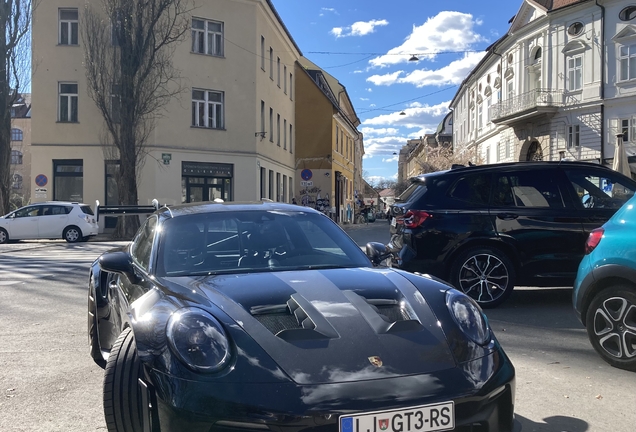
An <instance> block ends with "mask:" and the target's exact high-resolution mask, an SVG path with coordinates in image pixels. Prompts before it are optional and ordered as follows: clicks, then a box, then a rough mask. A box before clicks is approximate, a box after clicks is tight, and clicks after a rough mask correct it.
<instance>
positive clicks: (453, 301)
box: [446, 289, 490, 345]
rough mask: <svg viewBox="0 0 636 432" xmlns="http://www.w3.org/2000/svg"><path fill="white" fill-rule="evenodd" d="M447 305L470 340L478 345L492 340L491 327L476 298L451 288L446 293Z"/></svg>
mask: <svg viewBox="0 0 636 432" xmlns="http://www.w3.org/2000/svg"><path fill="white" fill-rule="evenodd" d="M446 306H448V310H449V311H450V313H451V316H452V317H453V319H454V320H455V322H456V323H457V325H458V326H459V328H460V329H461V330H462V331H463V332H464V334H465V335H466V336H468V338H469V339H470V340H472V341H473V342H475V343H476V344H478V345H485V344H487V343H488V342H490V328H489V327H488V323H487V322H486V318H485V317H484V314H483V312H482V311H481V308H480V307H479V305H478V304H477V303H476V302H475V300H473V299H472V298H470V297H468V296H467V295H465V294H463V293H461V292H459V291H457V290H454V289H451V290H449V291H448V292H447V293H446Z"/></svg>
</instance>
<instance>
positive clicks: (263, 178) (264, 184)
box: [261, 167, 267, 199]
mask: <svg viewBox="0 0 636 432" xmlns="http://www.w3.org/2000/svg"><path fill="white" fill-rule="evenodd" d="M266 190H267V170H266V169H265V168H263V167H261V199H263V198H267V196H266V195H265V194H266Z"/></svg>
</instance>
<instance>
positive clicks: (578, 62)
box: [567, 55, 583, 91]
mask: <svg viewBox="0 0 636 432" xmlns="http://www.w3.org/2000/svg"><path fill="white" fill-rule="evenodd" d="M567 77H568V82H567V89H568V90H570V91H573V90H580V89H581V88H582V80H583V56H582V55H577V56H572V57H568V59H567Z"/></svg>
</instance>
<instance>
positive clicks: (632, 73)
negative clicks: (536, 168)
mask: <svg viewBox="0 0 636 432" xmlns="http://www.w3.org/2000/svg"><path fill="white" fill-rule="evenodd" d="M510 24H511V25H510V29H509V30H508V32H507V34H505V35H504V36H503V37H501V38H500V39H499V40H497V41H496V42H495V43H493V44H492V45H491V46H490V47H488V48H487V53H486V55H485V56H484V58H483V59H482V61H481V62H480V63H479V64H478V65H477V66H476V67H475V69H473V71H472V72H471V73H470V74H469V75H468V77H467V78H466V79H465V80H464V82H463V83H462V84H461V86H460V89H459V91H458V92H457V94H456V95H455V97H454V98H453V100H452V102H451V105H450V109H451V110H452V111H453V143H454V148H455V151H463V150H465V149H467V148H472V147H474V146H477V150H478V152H479V153H480V154H481V156H482V159H483V160H484V161H485V162H486V163H496V162H512V161H527V160H561V159H563V158H571V159H576V160H584V161H590V162H596V163H603V164H611V162H612V159H613V156H614V144H615V142H616V139H617V137H616V135H617V134H618V133H623V134H624V136H623V139H624V142H625V144H626V145H625V147H626V149H627V152H628V154H629V155H630V156H632V157H631V158H630V160H631V162H632V164H633V165H632V170H634V168H636V2H631V1H625V0H525V1H523V3H522V4H521V7H520V9H519V12H518V13H517V15H515V16H514V17H513V18H512V19H511V21H510Z"/></svg>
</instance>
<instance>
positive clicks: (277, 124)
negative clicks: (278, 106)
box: [276, 114, 280, 147]
mask: <svg viewBox="0 0 636 432" xmlns="http://www.w3.org/2000/svg"><path fill="white" fill-rule="evenodd" d="M276 144H277V145H278V147H280V114H276Z"/></svg>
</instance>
